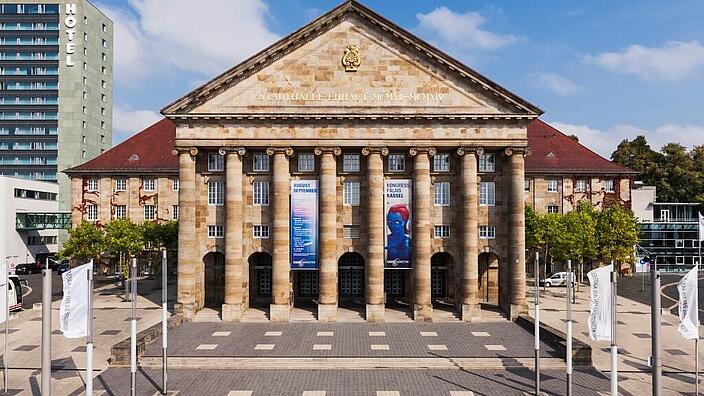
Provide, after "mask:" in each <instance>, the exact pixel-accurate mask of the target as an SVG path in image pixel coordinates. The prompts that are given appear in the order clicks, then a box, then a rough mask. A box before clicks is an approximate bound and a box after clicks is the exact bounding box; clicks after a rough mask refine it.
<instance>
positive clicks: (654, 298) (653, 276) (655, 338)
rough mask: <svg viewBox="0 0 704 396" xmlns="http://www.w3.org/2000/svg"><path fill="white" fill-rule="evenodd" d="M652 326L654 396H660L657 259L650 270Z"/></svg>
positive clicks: (658, 276)
mask: <svg viewBox="0 0 704 396" xmlns="http://www.w3.org/2000/svg"><path fill="white" fill-rule="evenodd" d="M650 298H651V302H650V326H651V337H650V342H651V349H652V351H651V361H650V365H651V376H652V394H653V395H654V396H659V395H660V393H661V392H662V387H661V385H660V380H661V377H662V364H661V360H660V321H661V320H660V316H661V315H662V312H661V310H660V274H659V273H658V266H657V259H656V260H655V262H654V265H653V266H651V268H650Z"/></svg>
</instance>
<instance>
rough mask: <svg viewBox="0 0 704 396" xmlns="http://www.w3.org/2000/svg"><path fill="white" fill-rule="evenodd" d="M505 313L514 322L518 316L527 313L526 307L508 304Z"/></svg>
mask: <svg viewBox="0 0 704 396" xmlns="http://www.w3.org/2000/svg"><path fill="white" fill-rule="evenodd" d="M507 313H508V317H509V319H510V320H511V321H512V322H514V321H515V320H516V319H518V316H519V315H523V314H527V313H528V305H517V304H510V305H509V307H508V312H507Z"/></svg>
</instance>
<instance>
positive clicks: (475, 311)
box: [460, 304, 481, 322]
mask: <svg viewBox="0 0 704 396" xmlns="http://www.w3.org/2000/svg"><path fill="white" fill-rule="evenodd" d="M460 317H461V318H462V321H463V322H479V321H480V320H481V309H480V308H479V305H478V304H461V305H460Z"/></svg>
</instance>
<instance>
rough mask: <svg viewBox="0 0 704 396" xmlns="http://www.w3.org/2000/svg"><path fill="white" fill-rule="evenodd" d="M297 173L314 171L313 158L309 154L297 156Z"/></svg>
mask: <svg viewBox="0 0 704 396" xmlns="http://www.w3.org/2000/svg"><path fill="white" fill-rule="evenodd" d="M298 171H299V172H313V171H315V156H313V154H311V153H302V154H298Z"/></svg>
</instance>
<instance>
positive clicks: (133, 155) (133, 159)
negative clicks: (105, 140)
mask: <svg viewBox="0 0 704 396" xmlns="http://www.w3.org/2000/svg"><path fill="white" fill-rule="evenodd" d="M130 161H139V156H138V155H137V154H132V156H131V157H130Z"/></svg>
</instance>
